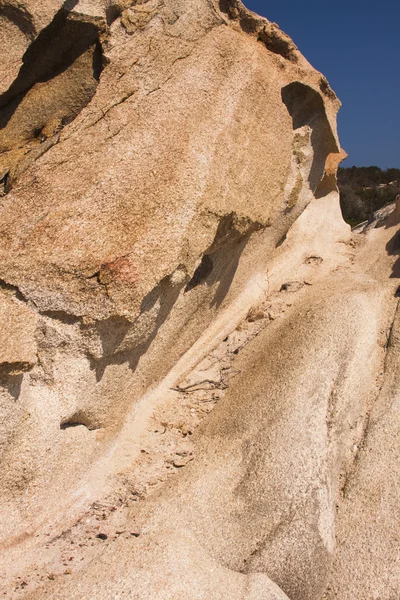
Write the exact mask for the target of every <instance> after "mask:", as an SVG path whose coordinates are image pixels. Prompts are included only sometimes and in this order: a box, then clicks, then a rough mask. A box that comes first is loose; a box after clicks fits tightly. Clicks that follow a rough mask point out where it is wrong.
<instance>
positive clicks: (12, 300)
mask: <svg viewBox="0 0 400 600" xmlns="http://www.w3.org/2000/svg"><path fill="white" fill-rule="evenodd" d="M1 19H2V21H1V22H0V26H1V27H0V31H1V34H0V36H1V37H0V44H2V48H4V52H5V54H6V56H7V61H6V63H5V67H4V72H3V71H2V72H1V73H0V82H1V85H2V87H1V96H0V111H1V112H0V214H1V219H0V278H1V281H2V282H3V283H2V284H1V286H0V307H1V318H0V323H1V325H2V333H1V335H2V340H1V341H2V344H1V349H0V354H1V356H0V361H1V362H2V365H0V369H1V368H2V369H3V371H2V377H1V379H0V386H1V391H2V395H1V397H0V451H1V460H2V469H1V470H0V548H1V551H2V552H4V558H5V561H4V562H5V563H6V564H7V568H6V570H5V572H4V574H3V579H4V582H5V585H6V587H7V589H8V590H12V592H11V595H10V597H11V598H13V600H14V598H15V599H16V598H18V597H21V596H23V597H26V598H32V599H33V598H35V599H39V598H40V600H42V598H46V597H48V598H60V599H61V598H63V599H66V598H68V600H73V599H74V598H86V599H92V598H93V600H94V599H95V598H96V600H97V599H98V598H104V599H107V600H108V599H109V598H110V597H111V596H112V597H114V596H115V597H120V596H121V597H123V596H124V595H126V596H127V597H133V596H132V594H133V591H132V590H134V593H135V594H136V596H135V597H137V598H140V599H141V600H148V599H149V598H152V599H153V598H154V599H157V598H159V599H160V600H161V599H165V600H167V599H168V600H170V599H171V598H172V597H178V596H181V597H185V598H189V599H193V600H195V599H196V600H197V599H198V600H200V599H205V598H207V599H212V600H214V599H215V600H217V599H218V600H219V599H221V600H222V599H225V598H229V599H231V598H237V599H238V600H239V599H240V600H242V599H243V600H278V599H282V600H283V599H284V598H286V597H288V598H290V599H291V600H320V599H321V598H322V596H323V595H324V593H326V594H328V596H327V597H329V600H333V599H335V600H336V599H337V600H339V598H340V599H341V600H342V599H343V598H347V597H348V598H350V597H352V595H353V596H354V595H355V596H357V597H360V598H363V597H367V596H370V597H374V594H375V596H376V595H377V594H378V595H379V594H384V593H387V596H383V597H384V598H386V597H387V600H389V597H390V594H389V592H383V591H382V590H383V589H386V588H385V584H384V581H386V579H384V578H380V577H379V576H377V575H376V573H375V572H374V575H373V577H372V576H370V575H368V574H367V572H366V571H367V566H366V565H367V558H366V557H367V556H368V555H367V554H365V555H364V554H362V553H361V554H360V556H359V558H358V559H357V560H355V559H354V557H353V554H354V548H356V547H359V545H360V544H363V545H365V546H368V543H367V542H366V540H367V539H369V536H370V535H372V533H371V532H370V531H369V530H368V526H367V525H366V522H367V517H366V515H368V514H370V513H371V510H373V509H372V508H371V506H370V503H369V502H368V501H367V500H365V501H364V500H363V501H361V500H360V499H354V498H353V496H352V492H351V490H353V489H357V486H359V487H360V489H362V490H363V494H364V496H363V497H367V496H368V493H369V492H368V489H371V488H370V486H371V485H375V484H376V485H378V483H379V485H381V484H382V486H383V487H384V486H385V485H386V476H384V481H383V482H381V481H380V480H379V482H378V479H379V477H378V473H376V478H374V477H371V478H370V479H369V478H368V473H369V470H370V469H371V470H373V467H371V466H370V460H372V461H373V460H374V458H373V457H374V456H375V453H376V452H378V450H377V448H378V447H379V444H381V445H382V451H381V453H380V454H379V456H380V459H379V461H380V462H379V464H380V465H381V469H382V470H383V469H384V468H386V464H387V461H388V460H389V454H390V452H391V450H390V448H389V445H388V440H386V438H385V439H383V437H382V436H385V435H386V434H387V431H386V429H385V432H384V434H383V433H382V431H381V430H380V429H379V427H380V426H381V425H380V424H381V420H380V419H381V416H379V419H378V418H377V419H376V422H377V423H378V422H379V426H378V424H377V426H376V435H377V436H378V437H377V440H376V441H374V438H373V436H374V435H375V434H373V433H370V432H371V431H373V430H372V429H371V427H372V424H373V423H374V422H375V421H374V419H375V416H374V415H375V412H376V411H378V412H379V411H382V414H384V417H382V419H386V418H387V419H392V421H393V423H391V427H392V428H393V431H392V430H390V431H391V432H390V433H389V434H387V435H389V438H390V439H392V438H393V439H394V438H395V437H396V435H397V433H396V431H395V425H394V421H395V419H394V418H393V417H391V416H389V415H390V414H391V413H390V410H392V409H391V408H390V409H389V408H388V407H389V404H390V402H389V400H387V398H388V397H389V396H385V394H389V392H385V391H384V390H388V389H389V388H390V390H392V389H394V388H395V383H396V382H395V376H394V371H395V368H394V363H395V361H396V356H397V355H396V353H395V351H390V352H392V354H390V353H387V352H386V350H387V332H388V330H389V328H390V326H391V324H392V320H393V314H394V311H395V307H396V303H397V300H396V298H395V291H396V284H395V279H394V278H393V276H394V275H396V271H395V270H394V271H392V269H395V267H394V266H393V262H394V261H395V260H396V256H397V254H398V243H397V238H396V236H395V229H396V226H397V225H396V223H397V220H396V218H397V217H396V214H394V213H393V214H389V215H386V214H385V216H384V220H383V222H382V223H381V225H383V226H382V227H376V228H372V227H371V228H369V229H368V230H366V231H365V232H355V233H353V234H352V233H351V231H350V228H349V227H348V226H347V225H346V224H345V223H344V222H343V220H342V218H341V214H340V208H339V199H338V193H337V190H336V177H335V173H336V169H337V165H338V164H339V162H340V160H341V159H342V158H343V156H344V153H343V151H341V150H340V145H339V142H338V139H337V134H336V112H337V110H338V108H339V106H340V103H339V101H338V100H337V98H336V96H335V94H334V92H333V91H332V90H331V89H330V87H329V84H328V83H327V81H326V79H325V78H324V77H323V76H321V74H320V73H318V72H317V71H315V70H314V69H313V68H312V66H311V65H310V64H309V63H308V62H307V61H306V59H305V58H304V57H303V56H302V55H301V54H300V52H299V51H298V49H297V48H296V46H295V44H294V43H293V42H292V40H290V38H288V36H286V35H285V34H284V33H282V32H281V31H280V30H279V28H278V26H277V25H276V24H274V23H270V22H269V21H267V20H266V19H262V18H261V17H258V16H257V15H254V14H253V13H251V12H250V11H248V10H247V9H246V8H245V7H244V5H243V4H242V3H241V2H239V1H238V0H226V1H225V0H224V1H221V2H210V1H208V0H189V1H188V0H185V1H183V0H178V1H177V0H174V1H173V0H164V1H162V2H161V1H159V0H149V1H148V2H146V1H138V2H134V1H130V0H118V1H115V2H114V1H109V2H106V1H104V2H103V1H101V0H80V1H73V2H64V3H58V2H56V1H50V0H49V2H46V3H40V6H39V4H38V3H35V2H28V1H26V2H25V1H24V2H23V3H22V2H18V3H16V2H15V3H13V2H11V0H9V1H3V2H1V1H0V20H1ZM7 48H9V51H8V52H7ZM2 68H3V67H2ZM253 317H254V318H253ZM255 317H256V318H255ZM393 332H395V328H394V329H393ZM393 332H392V336H395V333H393ZM393 339H394V338H393ZM393 352H394V354H393ZM389 356H392V358H389ZM385 357H386V359H385ZM385 360H386V362H385ZM383 371H384V372H383ZM382 386H383V387H382ZM385 386H386V387H385ZM381 388H382V389H381ZM380 390H381V391H380ZM390 393H392V392H390ZM377 398H378V400H377ZM384 398H386V400H384ZM379 406H381V408H379V409H378V407H379ZM393 406H394V405H393ZM374 411H375V412H374ZM379 415H381V412H379ZM378 430H379V431H378ZM366 431H367V432H368V434H367V436H366V434H365V432H366ZM379 436H380V437H379ZM378 438H379V439H378ZM379 440H381V441H379ZM368 444H370V446H371V457H372V458H371V459H369V458H363V456H364V454H363V452H364V451H365V452H366V448H367V447H369V446H368ZM360 448H363V451H362V452H361V450H359V449H360ZM363 460H364V463H365V467H363V466H362V465H363V464H364V463H363V462H362V461H363ZM393 460H394V461H395V455H393ZM3 465H4V468H3ZM363 469H364V470H365V472H364V471H363ZM380 472H381V471H380ZM377 478H378V479H377ZM374 481H375V484H374ZM350 482H353V483H350ZM394 482H395V475H393V477H389V476H388V478H387V486H388V487H387V489H388V490H389V488H390V490H389V491H388V492H387V493H388V495H389V496H390V498H391V499H390V501H388V502H387V504H386V505H385V507H384V509H383V511H384V514H383V517H382V519H383V522H384V523H385V524H384V527H383V528H387V530H389V512H390V511H392V512H393V511H394V510H395V509H394V506H395V502H396V498H397V496H396V493H395V491H394V488H395V485H394ZM352 486H353V487H352ZM383 487H382V489H383ZM385 489H386V488H385ZM392 498H393V499H392ZM361 505H362V506H361ZM354 507H356V508H355V509H354ZM349 528H351V529H352V536H353V537H354V544H353V543H352V544H350V545H349V546H347V545H346V543H347V542H346V540H347V538H346V536H347V534H348V529H349ZM367 530H368V531H367ZM377 531H379V528H377V530H374V534H375V535H376V536H378V538H379V541H376V542H375V543H376V544H377V545H379V544H381V546H380V547H381V548H382V556H385V557H387V560H388V561H389V563H390V564H392V563H391V561H392V560H394V559H393V558H392V557H393V556H394V548H395V539H394V537H393V538H390V541H388V543H387V544H386V542H385V541H384V539H383V537H379V536H380V533H378V532H377ZM99 534H101V535H100V537H99ZM389 537H390V536H389ZM337 540H339V542H340V544H339V547H337ZM2 558H3V557H2ZM349 561H350V562H351V561H352V564H353V565H358V567H357V568H359V573H360V576H359V577H352V578H351V581H350V576H349V575H348V573H350V572H351V569H350V570H349V566H348V565H349ZM78 565H79V566H78ZM34 566H36V569H35V568H34ZM352 568H353V567H352ZM391 572H392V573H393V574H392V575H391V576H390V577H391V579H390V586H389V587H388V588H387V589H390V590H391V593H392V592H393V593H395V591H396V583H395V582H396V577H398V572H396V567H395V566H394V565H392V567H391ZM344 573H346V575H344ZM388 585H389V584H388ZM285 594H287V596H285ZM329 594H330V595H329ZM376 597H378V596H376Z"/></svg>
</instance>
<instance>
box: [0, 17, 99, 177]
mask: <svg viewBox="0 0 400 600" xmlns="http://www.w3.org/2000/svg"><path fill="white" fill-rule="evenodd" d="M104 30H105V22H104V20H103V19H101V18H95V17H89V16H84V15H77V14H75V13H70V12H68V10H66V8H64V7H63V8H61V9H60V10H59V11H58V13H57V14H56V16H55V17H54V19H53V20H52V22H51V23H50V24H49V25H48V26H47V27H46V28H44V29H43V30H42V31H41V32H40V34H39V35H38V36H37V38H36V39H35V40H34V41H33V42H32V43H31V44H30V46H29V47H28V49H27V51H26V52H25V54H24V57H23V62H22V66H21V68H20V71H19V73H18V76H17V78H16V79H15V80H14V82H13V83H12V85H11V86H10V87H9V89H8V90H7V91H6V92H4V93H3V94H2V95H0V170H1V169H2V168H7V169H8V170H9V172H10V175H11V176H14V174H15V171H16V168H17V166H18V164H19V163H20V162H21V161H25V162H26V161H27V160H28V162H32V161H29V158H30V157H29V153H28V155H26V154H27V153H26V151H25V152H24V148H26V146H28V150H33V151H34V149H35V147H36V145H39V144H41V143H43V142H44V141H45V140H47V139H48V138H52V137H53V136H54V135H55V134H57V133H58V132H59V131H60V130H61V129H62V128H63V127H64V126H65V125H67V124H68V123H70V122H71V121H73V120H74V119H75V118H76V117H77V115H78V114H79V113H80V112H81V111H82V109H83V108H84V107H85V106H86V105H87V104H88V103H89V102H90V100H91V99H92V98H93V96H94V94H95V92H96V88H97V85H98V82H99V78H100V74H101V71H102V68H103V53H102V47H101V43H100V35H101V33H102V32H103V31H104ZM41 154H42V153H41V152H40V153H39V156H40V155H41ZM32 157H33V159H36V158H37V157H38V156H36V154H35V155H32ZM11 176H10V177H9V180H8V184H9V185H10V182H11Z"/></svg>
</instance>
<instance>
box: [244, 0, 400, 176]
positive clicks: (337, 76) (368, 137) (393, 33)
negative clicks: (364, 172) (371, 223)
mask: <svg viewBox="0 0 400 600" xmlns="http://www.w3.org/2000/svg"><path fill="white" fill-rule="evenodd" d="M244 1H245V4H246V6H247V7H248V8H250V9H251V10H254V11H255V12H257V13H259V14H260V15H263V16H265V17H267V18H268V19H269V20H270V21H275V22H276V23H278V24H279V26H280V27H281V29H283V31H285V32H286V33H288V34H289V35H290V36H291V37H292V38H293V40H294V42H295V43H296V44H297V46H298V47H299V49H300V50H301V52H302V53H303V54H304V55H305V57H306V58H307V60H308V61H309V62H310V63H311V64H312V65H313V66H314V67H315V68H316V69H318V70H319V71H321V72H322V73H323V74H324V75H325V76H326V77H327V79H328V81H329V83H330V84H331V86H332V88H333V89H334V90H335V92H336V93H337V95H338V96H339V98H340V100H341V101H342V103H343V106H342V108H341V109H340V111H339V115H338V124H339V135H340V140H341V144H342V147H343V148H344V149H345V150H346V151H347V152H348V154H349V158H348V159H347V160H346V161H345V162H344V163H343V166H352V165H356V166H370V165H377V166H378V167H381V168H387V167H397V168H400V0H379V1H378V0H335V1H334V2H332V0H244Z"/></svg>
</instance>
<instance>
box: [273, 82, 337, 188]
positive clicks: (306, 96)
mask: <svg viewBox="0 0 400 600" xmlns="http://www.w3.org/2000/svg"><path fill="white" fill-rule="evenodd" d="M282 101H283V103H284V104H285V106H286V108H287V110H288V112H289V114H290V116H291V118H292V123H293V129H294V130H296V129H299V128H301V127H304V126H306V125H308V126H309V127H310V128H311V132H312V133H311V143H312V146H313V150H314V159H313V163H312V166H311V170H310V174H309V184H310V188H311V190H312V191H313V192H315V191H316V189H317V188H318V185H319V183H320V181H321V179H322V177H323V175H324V170H325V163H326V159H327V158H328V156H329V154H331V153H336V152H339V148H338V146H337V142H336V140H335V136H334V135H333V132H332V129H331V126H330V124H329V121H328V118H327V116H326V112H325V106H324V101H323V99H322V97H321V95H320V94H319V93H318V92H316V91H315V90H314V89H313V88H311V87H310V86H308V85H305V84H303V83H300V82H298V81H296V82H294V83H290V84H289V85H287V86H285V87H284V88H282Z"/></svg>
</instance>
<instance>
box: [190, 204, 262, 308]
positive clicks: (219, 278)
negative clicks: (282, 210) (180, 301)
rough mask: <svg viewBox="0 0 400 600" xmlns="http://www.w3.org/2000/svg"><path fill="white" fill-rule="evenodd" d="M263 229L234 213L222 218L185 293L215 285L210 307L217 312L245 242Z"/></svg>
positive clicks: (228, 287) (229, 284)
mask: <svg viewBox="0 0 400 600" xmlns="http://www.w3.org/2000/svg"><path fill="white" fill-rule="evenodd" d="M262 228H263V226H262V225H261V223H258V222H254V221H251V220H250V219H245V218H239V217H238V216H237V215H236V213H234V212H232V213H230V214H229V215H225V216H223V217H221V219H220V222H219V225H218V228H217V232H216V234H215V238H214V241H213V242H212V244H211V246H210V247H209V248H208V249H207V250H206V252H205V253H204V255H203V257H202V259H201V262H200V264H199V266H198V267H197V269H196V270H195V272H194V274H193V277H192V278H191V280H190V281H189V283H188V284H187V286H186V288H185V293H187V292H190V291H191V290H193V289H194V288H196V287H197V286H199V285H202V284H205V285H207V286H209V287H212V286H213V285H215V284H216V283H218V287H217V290H216V292H215V295H214V298H213V299H212V301H211V306H215V307H216V308H218V307H219V306H220V305H221V304H222V302H223V301H224V299H225V297H226V295H227V294H228V292H229V289H230V287H231V284H232V281H233V279H234V277H235V274H236V271H237V268H238V266H239V260H240V257H241V255H242V252H243V250H244V249H245V247H246V244H247V242H248V241H249V239H250V237H251V235H252V234H253V233H254V232H255V231H259V230H261V229H262Z"/></svg>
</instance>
